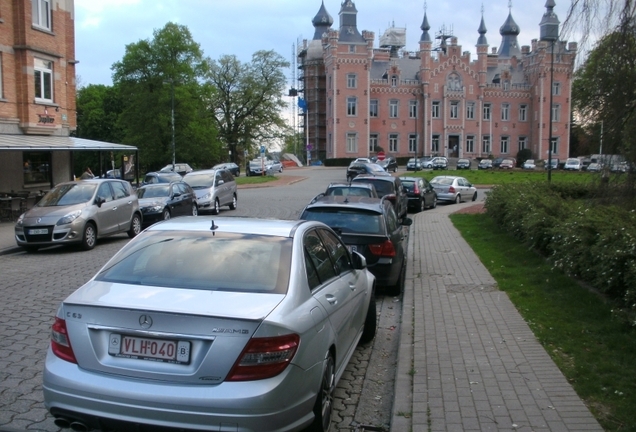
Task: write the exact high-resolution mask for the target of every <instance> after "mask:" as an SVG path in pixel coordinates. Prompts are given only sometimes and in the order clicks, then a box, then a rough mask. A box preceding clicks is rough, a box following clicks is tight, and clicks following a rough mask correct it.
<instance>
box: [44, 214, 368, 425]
mask: <svg viewBox="0 0 636 432" xmlns="http://www.w3.org/2000/svg"><path fill="white" fill-rule="evenodd" d="M374 295H375V278H374V277H373V275H372V274H371V273H370V272H369V271H368V270H367V268H366V261H365V259H364V257H363V256H362V255H359V254H358V253H356V252H353V253H349V252H348V251H347V248H346V246H345V245H344V244H343V243H342V241H341V240H340V238H339V237H338V236H337V235H336V234H335V232H334V231H332V230H331V229H330V228H329V227H327V226H326V225H324V224H322V223H320V222H314V221H278V220H264V219H247V218H222V217H211V216H206V217H200V216H199V217H191V216H187V217H182V218H177V219H171V220H168V221H165V222H160V223H158V224H156V225H153V226H151V227H150V228H148V229H147V230H145V231H144V232H142V233H141V234H140V235H139V236H137V237H136V238H135V239H133V240H132V241H131V242H130V243H128V244H127V245H126V246H124V247H123V248H122V249H121V250H120V251H119V252H118V253H117V254H116V255H115V256H114V257H113V258H112V259H111V260H110V261H109V262H108V263H107V264H106V265H105V266H104V267H103V268H102V269H101V270H100V271H99V272H98V273H97V274H96V275H95V276H94V277H93V278H92V279H91V280H90V281H89V282H87V283H86V284H85V285H84V286H82V287H80V288H79V289H78V290H77V291H75V292H74V293H73V294H71V295H70V296H69V297H68V298H67V299H66V300H64V301H63V302H62V303H61V305H60V306H59V309H58V311H57V314H56V316H55V321H54V323H53V326H52V333H51V344H50V347H49V350H48V353H47V357H46V363H45V367H44V375H43V389H44V400H45V405H46V408H47V409H48V410H49V411H50V413H51V414H52V415H53V416H54V417H55V424H56V425H57V426H59V427H63V428H64V427H70V428H72V429H73V430H90V429H97V430H99V429H102V430H127V428H128V427H132V428H136V429H134V430H158V429H159V428H164V427H165V428H174V429H178V430H183V429H197V430H208V431H241V432H247V431H259V432H266V431H298V430H303V429H305V428H309V430H312V431H322V432H325V431H328V430H329V427H330V424H331V415H332V404H333V393H334V389H335V386H336V384H337V382H338V380H339V378H340V376H341V375H342V373H343V372H344V370H345V367H346V366H347V363H348V362H349V360H350V358H351V356H352V354H353V352H354V350H355V348H356V346H357V344H358V343H366V342H369V341H371V340H372V339H373V338H374V336H375V332H376V305H375V298H374Z"/></svg>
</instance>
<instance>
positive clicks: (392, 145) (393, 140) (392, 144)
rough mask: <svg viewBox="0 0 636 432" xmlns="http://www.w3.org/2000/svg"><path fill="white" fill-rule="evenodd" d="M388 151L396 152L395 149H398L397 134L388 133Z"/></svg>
mask: <svg viewBox="0 0 636 432" xmlns="http://www.w3.org/2000/svg"><path fill="white" fill-rule="evenodd" d="M389 151H390V152H394V153H397V151H398V134H389Z"/></svg>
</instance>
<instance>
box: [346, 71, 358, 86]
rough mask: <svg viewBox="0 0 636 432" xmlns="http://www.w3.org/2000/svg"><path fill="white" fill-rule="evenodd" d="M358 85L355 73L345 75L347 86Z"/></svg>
mask: <svg viewBox="0 0 636 432" xmlns="http://www.w3.org/2000/svg"><path fill="white" fill-rule="evenodd" d="M357 86H358V76H357V75H356V74H348V75H347V88H356V87H357Z"/></svg>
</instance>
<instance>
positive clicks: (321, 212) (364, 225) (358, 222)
mask: <svg viewBox="0 0 636 432" xmlns="http://www.w3.org/2000/svg"><path fill="white" fill-rule="evenodd" d="M301 219H305V220H314V221H320V222H322V223H324V224H326V225H328V226H330V227H331V228H333V229H334V230H336V231H340V232H341V233H357V234H384V230H383V228H382V226H383V225H382V215H381V214H380V213H377V212H371V211H364V210H361V209H341V208H329V207H314V208H309V209H306V210H305V212H304V213H303V215H302V216H301Z"/></svg>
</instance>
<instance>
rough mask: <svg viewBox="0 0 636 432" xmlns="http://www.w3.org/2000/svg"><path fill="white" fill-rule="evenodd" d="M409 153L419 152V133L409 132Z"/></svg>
mask: <svg viewBox="0 0 636 432" xmlns="http://www.w3.org/2000/svg"><path fill="white" fill-rule="evenodd" d="M409 153H416V154H417V135H416V134H409Z"/></svg>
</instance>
